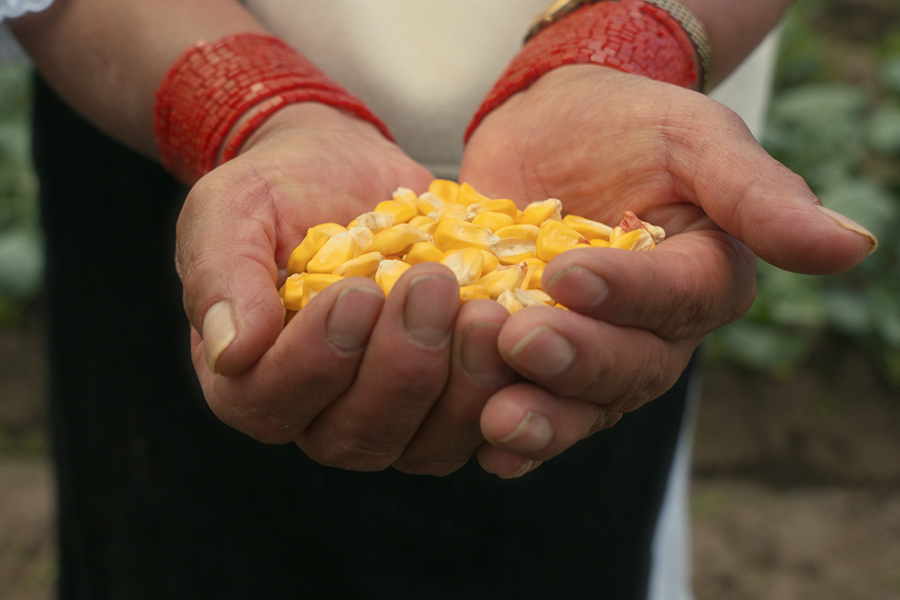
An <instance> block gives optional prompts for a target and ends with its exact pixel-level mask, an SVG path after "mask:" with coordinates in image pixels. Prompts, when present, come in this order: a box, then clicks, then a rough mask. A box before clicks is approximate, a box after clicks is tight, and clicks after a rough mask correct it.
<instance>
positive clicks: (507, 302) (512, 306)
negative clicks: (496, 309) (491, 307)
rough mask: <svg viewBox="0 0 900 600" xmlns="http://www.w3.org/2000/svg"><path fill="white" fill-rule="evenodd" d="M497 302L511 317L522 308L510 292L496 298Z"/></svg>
mask: <svg viewBox="0 0 900 600" xmlns="http://www.w3.org/2000/svg"><path fill="white" fill-rule="evenodd" d="M497 302H499V303H500V305H501V306H502V307H503V308H505V309H506V310H508V311H509V314H511V315H512V314H515V313H516V312H517V311H519V310H522V309H523V308H524V306H523V305H522V303H521V302H519V300H518V299H517V298H516V296H515V294H513V292H512V290H506V291H505V292H503V293H502V294H500V295H499V296H498V297H497Z"/></svg>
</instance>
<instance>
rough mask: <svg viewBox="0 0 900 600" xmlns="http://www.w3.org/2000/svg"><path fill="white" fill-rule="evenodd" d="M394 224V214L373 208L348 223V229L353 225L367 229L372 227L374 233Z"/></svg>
mask: <svg viewBox="0 0 900 600" xmlns="http://www.w3.org/2000/svg"><path fill="white" fill-rule="evenodd" d="M393 225H394V217H393V216H392V215H389V214H387V213H383V212H378V211H374V210H373V211H370V212H367V213H363V214H361V215H359V216H358V217H356V219H355V220H354V221H353V222H351V224H350V225H348V229H349V228H351V227H365V228H366V229H370V230H371V231H372V233H378V232H379V231H382V230H384V229H387V228H388V227H392V226H393Z"/></svg>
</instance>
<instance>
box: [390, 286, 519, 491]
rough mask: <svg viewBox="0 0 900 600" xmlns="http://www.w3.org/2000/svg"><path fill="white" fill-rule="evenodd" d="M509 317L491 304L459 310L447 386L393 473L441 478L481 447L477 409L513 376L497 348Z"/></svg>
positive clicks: (479, 303)
mask: <svg viewBox="0 0 900 600" xmlns="http://www.w3.org/2000/svg"><path fill="white" fill-rule="evenodd" d="M508 317H509V313H508V312H507V311H506V309H505V308H503V307H502V306H500V305H499V304H498V303H496V302H494V301H492V300H476V301H472V302H468V303H466V304H465V305H463V307H462V308H461V309H460V312H459V316H458V317H457V320H456V326H455V329H454V334H453V356H452V363H451V368H450V375H449V377H448V380H447V386H446V388H445V389H444V391H443V393H442V394H441V395H440V397H439V398H438V400H437V402H435V404H434V406H433V407H432V409H431V411H430V412H429V413H428V416H427V417H426V418H425V420H424V421H423V422H422V424H421V426H420V427H419V429H418V431H417V432H416V435H415V437H413V439H412V441H410V443H409V445H407V447H406V449H405V450H404V451H403V455H402V456H401V457H400V458H399V459H398V460H397V461H395V462H394V467H395V468H397V469H399V470H401V471H403V472H407V473H427V474H431V475H446V474H448V473H452V472H453V471H455V470H457V469H459V468H460V467H462V466H463V465H464V464H466V462H468V461H469V459H470V458H471V457H472V455H473V454H474V452H475V450H476V449H477V448H478V447H479V446H481V445H482V444H483V443H484V438H483V437H482V436H481V429H480V427H479V419H480V417H481V410H482V408H483V407H484V405H485V403H486V402H487V400H488V398H490V397H491V395H493V394H494V392H496V391H497V390H499V389H501V388H503V387H504V386H505V385H508V384H509V383H511V382H512V381H513V380H514V377H515V375H514V373H513V371H512V369H510V368H509V366H508V365H507V364H506V363H505V362H504V361H503V358H502V357H501V356H500V352H499V351H498V349H497V338H498V336H499V335H500V327H501V326H502V325H503V322H504V321H505V320H506V319H507V318H508Z"/></svg>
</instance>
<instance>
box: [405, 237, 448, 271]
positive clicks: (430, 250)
mask: <svg viewBox="0 0 900 600" xmlns="http://www.w3.org/2000/svg"><path fill="white" fill-rule="evenodd" d="M443 257H444V251H443V250H441V249H440V248H438V247H437V246H435V245H434V244H432V243H431V242H416V243H415V244H413V245H412V246H410V247H409V252H407V253H406V258H404V260H405V261H406V262H408V263H409V264H411V265H417V264H419V263H423V262H440V260H441V259H442V258H443Z"/></svg>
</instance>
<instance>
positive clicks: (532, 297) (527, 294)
mask: <svg viewBox="0 0 900 600" xmlns="http://www.w3.org/2000/svg"><path fill="white" fill-rule="evenodd" d="M513 294H515V296H516V299H517V300H518V301H519V302H521V303H522V305H523V306H553V305H554V304H556V300H554V299H553V297H552V296H550V294H548V293H547V292H545V291H544V290H523V289H521V288H517V289H515V290H513Z"/></svg>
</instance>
